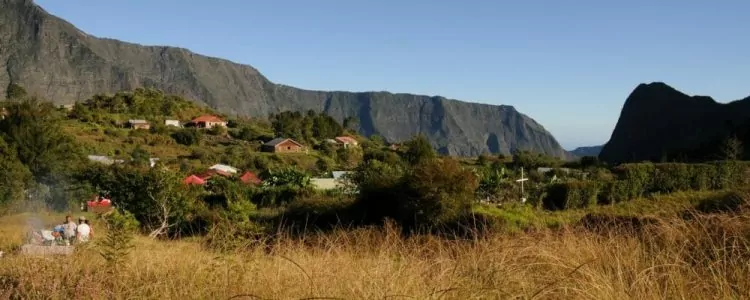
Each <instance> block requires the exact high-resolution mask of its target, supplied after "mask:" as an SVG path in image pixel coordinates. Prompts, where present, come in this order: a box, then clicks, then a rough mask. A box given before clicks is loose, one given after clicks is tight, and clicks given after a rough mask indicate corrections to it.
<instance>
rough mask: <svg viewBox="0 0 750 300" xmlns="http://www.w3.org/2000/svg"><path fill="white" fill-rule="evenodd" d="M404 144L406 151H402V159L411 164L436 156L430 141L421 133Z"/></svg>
mask: <svg viewBox="0 0 750 300" xmlns="http://www.w3.org/2000/svg"><path fill="white" fill-rule="evenodd" d="M405 146H406V152H405V153H404V159H406V161H407V162H409V163H410V164H412V165H417V164H419V163H421V162H424V161H428V160H430V159H432V158H434V157H435V156H437V154H436V153H435V149H434V148H432V144H430V141H429V140H428V139H427V137H425V136H424V135H422V134H420V135H417V136H416V137H414V138H413V139H412V140H410V141H408V142H406V144H405Z"/></svg>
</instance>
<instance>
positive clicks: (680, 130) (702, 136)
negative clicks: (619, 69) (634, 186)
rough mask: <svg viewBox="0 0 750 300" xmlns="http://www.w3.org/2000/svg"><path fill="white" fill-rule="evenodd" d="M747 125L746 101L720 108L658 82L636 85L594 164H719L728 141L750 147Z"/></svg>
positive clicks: (748, 106)
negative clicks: (667, 162)
mask: <svg viewBox="0 0 750 300" xmlns="http://www.w3.org/2000/svg"><path fill="white" fill-rule="evenodd" d="M748 121H750V98H746V99H744V100H738V101H734V102H731V103H727V104H721V103H718V102H716V101H714V100H713V99H712V98H711V97H706V96H688V95H686V94H684V93H682V92H680V91H678V90H676V89H674V88H672V87H670V86H668V85H666V84H664V83H661V82H655V83H650V84H641V85H639V86H638V87H636V89H635V90H634V91H633V92H632V93H631V94H630V96H629V97H628V98H627V100H626V101H625V105H624V106H623V108H622V112H621V114H620V118H619V120H618V121H617V125H616V126H615V129H614V131H613V132H612V137H611V138H610V140H609V142H607V144H606V145H605V146H604V148H603V149H602V151H601V153H600V154H599V158H600V160H602V161H606V162H610V163H622V162H639V161H704V160H716V159H723V158H725V157H724V155H725V154H724V153H723V151H724V150H723V149H722V147H723V146H724V144H725V143H726V141H727V140H728V139H730V138H737V140H738V141H740V142H750V135H748V133H750V132H749V131H748V126H747V125H750V122H748ZM746 150H747V149H746ZM740 156H746V155H745V154H744V152H743V153H741V154H740Z"/></svg>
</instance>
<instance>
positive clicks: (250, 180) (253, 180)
mask: <svg viewBox="0 0 750 300" xmlns="http://www.w3.org/2000/svg"><path fill="white" fill-rule="evenodd" d="M240 181H242V183H245V184H255V185H258V184H260V183H261V180H260V178H258V175H255V173H253V172H250V171H247V172H245V174H242V176H240Z"/></svg>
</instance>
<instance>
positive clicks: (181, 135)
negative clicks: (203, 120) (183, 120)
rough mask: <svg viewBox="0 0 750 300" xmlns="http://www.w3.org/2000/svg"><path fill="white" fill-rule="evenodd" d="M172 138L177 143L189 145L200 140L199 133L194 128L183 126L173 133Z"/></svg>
mask: <svg viewBox="0 0 750 300" xmlns="http://www.w3.org/2000/svg"><path fill="white" fill-rule="evenodd" d="M172 138H173V139H174V140H175V142H177V143H178V144H182V145H186V146H191V145H195V144H198V143H199V142H200V139H201V133H200V131H198V130H197V129H195V128H185V129H182V130H179V131H177V132H175V133H173V134H172Z"/></svg>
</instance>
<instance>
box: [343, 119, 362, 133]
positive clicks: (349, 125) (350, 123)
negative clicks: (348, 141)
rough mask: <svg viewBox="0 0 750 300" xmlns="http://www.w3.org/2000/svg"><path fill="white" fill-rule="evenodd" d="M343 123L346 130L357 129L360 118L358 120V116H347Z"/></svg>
mask: <svg viewBox="0 0 750 300" xmlns="http://www.w3.org/2000/svg"><path fill="white" fill-rule="evenodd" d="M343 125H344V129H346V130H351V131H357V128H359V120H357V118H356V117H346V118H345V119H344V124H343Z"/></svg>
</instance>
